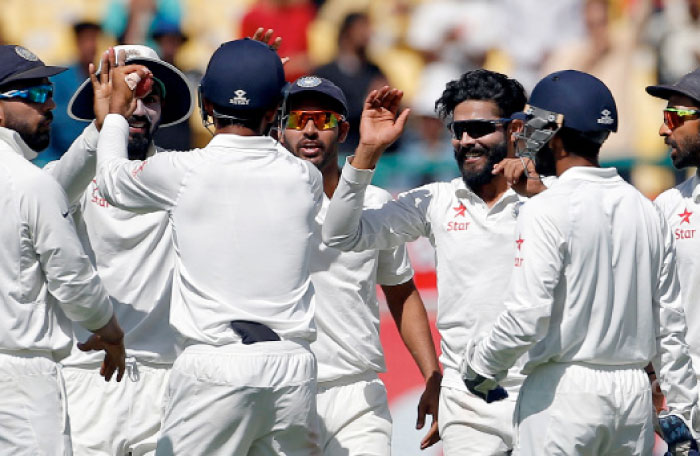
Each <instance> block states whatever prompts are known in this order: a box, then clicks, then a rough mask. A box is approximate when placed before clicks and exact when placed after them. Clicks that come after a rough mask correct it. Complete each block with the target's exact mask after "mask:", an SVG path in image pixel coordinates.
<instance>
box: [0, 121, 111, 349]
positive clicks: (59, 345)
mask: <svg viewBox="0 0 700 456" xmlns="http://www.w3.org/2000/svg"><path fill="white" fill-rule="evenodd" d="M31 152H32V151H31V149H29V147H28V146H27V145H26V144H25V143H24V141H22V139H21V138H20V136H19V134H17V133H16V132H14V131H12V130H9V129H6V128H0V155H2V160H0V174H1V175H2V176H1V177H0V213H2V214H3V215H2V221H1V222H0V239H2V243H0V258H1V260H0V301H1V302H2V303H3V306H2V308H3V309H2V311H1V312H2V315H1V317H0V350H2V351H26V352H43V353H45V354H48V355H49V356H52V357H53V358H54V359H56V360H58V359H60V358H62V357H64V356H65V355H66V354H67V353H68V351H69V350H70V348H71V342H72V337H71V323H70V320H73V321H75V322H77V323H79V324H81V325H82V326H84V327H86V328H87V329H91V330H94V329H98V328H101V327H102V326H104V325H105V324H107V322H108V321H109V319H110V318H111V317H112V305H111V302H110V301H109V298H108V296H107V293H106V291H105V289H104V287H103V286H102V283H101V282H100V279H99V277H98V276H97V274H96V273H95V270H94V269H93V267H92V266H91V264H90V261H89V260H88V258H87V256H86V255H85V253H84V251H83V249H82V247H81V245H80V242H79V241H78V237H77V236H76V233H75V227H74V226H73V223H72V221H71V219H70V217H69V209H68V202H67V200H66V196H65V193H64V192H63V190H62V189H61V187H60V186H59V185H58V183H57V182H56V181H55V180H54V179H53V178H51V177H50V176H49V174H47V173H45V172H43V171H42V170H40V169H39V168H37V167H36V166H34V165H33V164H31V163H29V162H28V161H27V160H26V158H25V157H26V156H31Z"/></svg>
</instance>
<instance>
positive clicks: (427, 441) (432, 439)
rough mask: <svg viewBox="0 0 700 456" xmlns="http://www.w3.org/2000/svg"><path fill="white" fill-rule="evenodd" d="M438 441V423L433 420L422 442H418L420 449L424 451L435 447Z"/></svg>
mask: <svg viewBox="0 0 700 456" xmlns="http://www.w3.org/2000/svg"><path fill="white" fill-rule="evenodd" d="M439 441H440V432H439V431H438V422H437V420H435V419H433V424H432V425H431V426H430V430H429V431H428V433H427V434H425V437H423V440H421V441H420V449H421V450H425V449H426V448H428V447H431V446H433V445H435V444H436V443H437V442H439Z"/></svg>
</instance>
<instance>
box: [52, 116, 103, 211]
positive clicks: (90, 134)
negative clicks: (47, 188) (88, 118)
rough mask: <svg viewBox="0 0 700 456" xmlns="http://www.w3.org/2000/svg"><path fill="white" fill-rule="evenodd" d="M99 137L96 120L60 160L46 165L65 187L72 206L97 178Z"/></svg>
mask: <svg viewBox="0 0 700 456" xmlns="http://www.w3.org/2000/svg"><path fill="white" fill-rule="evenodd" d="M98 138H99V132H98V131H97V128H96V127H95V124H94V122H93V123H90V124H89V125H88V126H87V127H86V128H85V130H83V132H82V134H81V135H80V136H78V137H77V138H76V139H75V141H73V144H71V146H70V148H69V149H68V150H67V151H66V153H65V154H63V156H62V157H61V158H60V159H59V160H55V161H52V162H50V163H48V164H47V165H46V166H45V167H44V169H45V170H46V171H47V172H48V173H49V174H51V176H52V177H53V178H54V179H56V181H57V182H58V183H59V184H60V185H61V187H63V190H64V191H65V192H66V196H67V197H68V201H69V203H70V205H71V206H73V205H75V204H76V203H77V201H78V200H79V199H80V197H81V196H82V194H83V192H85V189H86V188H87V186H88V185H89V184H90V182H91V181H92V179H94V178H95V161H96V156H95V153H96V151H97V141H98Z"/></svg>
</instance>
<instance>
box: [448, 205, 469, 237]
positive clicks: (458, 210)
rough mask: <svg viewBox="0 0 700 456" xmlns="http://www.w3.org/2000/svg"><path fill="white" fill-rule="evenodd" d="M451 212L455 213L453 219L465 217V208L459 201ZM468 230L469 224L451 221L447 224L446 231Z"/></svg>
mask: <svg viewBox="0 0 700 456" xmlns="http://www.w3.org/2000/svg"><path fill="white" fill-rule="evenodd" d="M452 210H453V211H455V213H454V214H453V217H454V218H457V217H465V218H466V216H467V207H466V206H465V205H464V203H462V202H461V201H460V202H459V205H458V206H457V207H453V208H452ZM468 228H469V222H457V221H451V222H448V223H447V231H467V229H468Z"/></svg>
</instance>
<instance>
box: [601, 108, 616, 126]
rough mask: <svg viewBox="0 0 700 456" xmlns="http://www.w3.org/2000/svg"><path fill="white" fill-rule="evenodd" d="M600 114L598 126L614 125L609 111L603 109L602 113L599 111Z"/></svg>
mask: <svg viewBox="0 0 700 456" xmlns="http://www.w3.org/2000/svg"><path fill="white" fill-rule="evenodd" d="M600 114H601V117H600V118H599V119H598V123H599V124H604V125H610V124H613V123H615V119H613V118H612V117H610V114H612V112H610V110H608V109H603V110H602V111H600Z"/></svg>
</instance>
